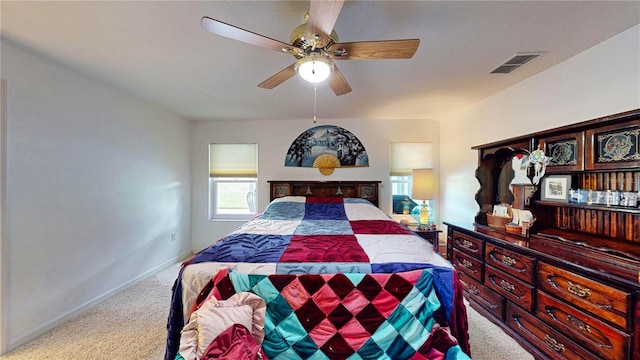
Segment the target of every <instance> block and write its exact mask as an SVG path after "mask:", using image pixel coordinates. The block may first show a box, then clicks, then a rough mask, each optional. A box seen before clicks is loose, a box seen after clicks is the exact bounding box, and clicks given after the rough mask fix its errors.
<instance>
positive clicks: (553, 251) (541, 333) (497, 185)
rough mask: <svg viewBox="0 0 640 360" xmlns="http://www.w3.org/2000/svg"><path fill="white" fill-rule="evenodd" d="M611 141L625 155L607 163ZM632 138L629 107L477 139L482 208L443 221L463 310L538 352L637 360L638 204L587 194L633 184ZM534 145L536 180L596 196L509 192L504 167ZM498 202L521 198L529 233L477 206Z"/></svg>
mask: <svg viewBox="0 0 640 360" xmlns="http://www.w3.org/2000/svg"><path fill="white" fill-rule="evenodd" d="M612 138H613V139H614V140H615V139H618V140H620V141H623V145H625V146H624V148H623V149H622V150H628V151H622V152H620V151H618V153H617V154H615V156H614V157H613V158H612V159H609V158H607V156H605V155H607V154H608V153H607V154H604V152H606V151H609V150H611V147H614V146H617V145H615V144H613V145H612V143H611V141H610V139H612ZM639 138H640V110H634V111H630V112H626V113H623V114H616V115H612V116H608V117H605V118H600V119H594V120H589V121H585V122H582V123H578V124H574V125H570V126H566V127H562V128H557V129H551V130H548V131H544V132H539V133H535V134H530V135H527V136H523V137H519V138H513V139H508V140H505V141H502V142H497V143H492V144H488V145H482V146H477V147H474V149H476V150H478V153H479V156H478V164H479V166H478V170H477V171H476V177H477V179H478V181H479V182H480V185H481V186H480V190H479V191H478V193H477V194H476V200H477V201H478V205H479V207H480V211H479V213H478V215H476V217H475V219H474V221H473V222H470V223H468V224H462V223H449V222H445V224H446V225H447V256H448V258H449V259H450V260H451V262H452V263H453V264H454V266H455V267H456V268H457V269H458V270H459V274H460V278H461V280H462V282H463V285H464V288H465V296H466V297H467V299H468V300H469V302H470V304H471V306H472V307H473V308H474V309H476V310H477V311H478V312H480V313H481V314H482V315H484V316H485V317H487V318H488V319H490V320H491V321H493V322H494V323H496V324H498V325H499V326H500V327H501V328H503V329H504V330H505V331H506V332H507V333H508V334H510V335H511V336H512V337H514V338H515V339H516V340H517V341H518V342H519V343H520V344H522V345H523V346H524V347H525V348H526V349H527V350H529V351H530V352H531V353H532V354H533V355H534V356H535V357H536V358H538V359H639V358H640V208H638V205H639V204H638V203H635V205H634V206H630V205H629V204H628V203H625V206H621V205H620V203H619V200H618V203H617V204H614V205H612V204H611V203H609V204H606V203H600V202H602V201H603V200H601V199H600V200H598V199H597V198H596V197H595V194H594V193H596V192H598V193H597V194H599V195H601V194H603V193H604V194H607V193H612V192H616V194H617V196H619V195H620V194H623V195H624V196H629V194H628V193H633V192H635V193H636V194H638V192H640V147H639V146H640V145H639V144H638V139H639ZM625 139H626V140H628V139H631V141H630V142H628V143H624V141H625ZM607 141H609V143H606V142H607ZM557 144H561V148H560V150H558V146H556V145H557ZM567 144H569V145H567ZM627 145H630V146H631V148H629V146H627ZM538 148H539V149H541V150H544V151H545V153H546V156H548V157H549V158H550V161H549V163H548V167H547V169H546V175H545V176H557V175H559V176H561V177H564V179H567V180H568V181H569V183H570V184H571V188H572V189H580V190H583V194H587V196H594V197H593V198H589V199H588V200H589V201H587V200H585V201H584V202H577V201H576V202H569V199H548V198H544V197H543V196H542V194H541V192H542V191H541V190H542V189H541V188H542V187H543V186H545V185H543V184H545V182H544V181H541V182H540V184H539V185H536V186H535V187H534V188H533V190H534V191H533V192H532V196H531V198H528V199H526V200H525V201H523V200H522V199H519V198H518V196H515V197H514V194H513V193H511V194H509V193H507V191H506V190H505V186H507V188H508V185H509V182H508V180H509V179H505V177H507V178H508V176H509V175H508V172H507V170H505V168H506V166H509V167H511V164H512V162H511V160H512V159H513V157H514V156H518V157H521V156H522V155H524V156H527V155H528V154H530V153H531V152H532V151H533V150H535V149H538ZM613 150H616V149H613ZM618 150H619V149H618ZM566 151H569V154H567V153H566ZM504 174H507V175H504ZM503 175H504V176H503ZM530 175H531V174H530ZM564 179H563V181H564ZM543 180H544V178H543ZM565 190H568V189H565ZM589 190H591V192H589ZM542 198H544V200H543V199H542ZM504 199H509V200H510V201H514V199H515V202H513V204H514V207H515V206H516V205H515V204H516V203H518V204H519V205H520V206H522V205H523V204H527V205H526V206H523V207H524V209H526V210H530V211H531V212H532V213H533V214H534V215H535V217H536V221H535V222H534V225H533V226H532V227H531V229H530V231H529V232H525V234H524V235H523V234H522V233H518V234H513V233H509V232H507V231H505V229H501V228H498V227H490V226H488V223H487V217H486V213H487V212H490V209H491V207H492V206H493V205H495V204H498V203H505V200H504ZM618 199H619V198H618ZM599 201H600V202H599ZM509 204H511V202H509ZM472 351H473V349H472Z"/></svg>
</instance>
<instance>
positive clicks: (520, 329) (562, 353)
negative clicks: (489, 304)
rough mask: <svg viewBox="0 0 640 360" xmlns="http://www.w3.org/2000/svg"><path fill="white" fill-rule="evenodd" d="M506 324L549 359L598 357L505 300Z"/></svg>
mask: <svg viewBox="0 0 640 360" xmlns="http://www.w3.org/2000/svg"><path fill="white" fill-rule="evenodd" d="M506 322H507V325H509V327H510V328H511V329H513V331H515V332H517V333H518V334H520V335H521V336H522V337H523V338H525V339H526V340H527V341H529V342H530V343H531V344H533V345H534V346H535V347H536V348H538V349H540V350H541V351H542V352H544V353H545V354H547V355H548V356H549V358H551V359H571V360H573V359H576V360H578V359H579V360H583V359H598V357H596V356H595V355H593V354H591V353H590V352H589V351H587V350H586V349H584V348H582V347H580V345H578V344H576V343H574V342H573V341H571V340H569V339H568V338H567V337H566V336H564V335H562V334H560V333H559V332H557V331H555V330H554V329H552V328H551V327H549V326H547V325H546V324H545V323H543V322H542V321H540V320H538V319H536V318H535V317H534V316H533V315H531V314H529V313H528V312H526V311H524V310H522V309H520V308H519V307H517V306H515V305H513V304H512V303H509V302H507V314H506Z"/></svg>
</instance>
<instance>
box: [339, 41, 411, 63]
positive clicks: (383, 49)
mask: <svg viewBox="0 0 640 360" xmlns="http://www.w3.org/2000/svg"><path fill="white" fill-rule="evenodd" d="M418 45H420V39H403V40H382V41H360V42H350V43H338V44H333V45H332V46H331V47H329V52H330V53H332V54H331V58H332V59H333V60H370V59H410V58H411V57H413V54H415V53H416V50H417V49H418ZM342 49H344V50H346V54H345V55H340V52H342Z"/></svg>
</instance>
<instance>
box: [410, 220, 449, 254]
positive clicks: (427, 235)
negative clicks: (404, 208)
mask: <svg viewBox="0 0 640 360" xmlns="http://www.w3.org/2000/svg"><path fill="white" fill-rule="evenodd" d="M408 228H409V230H411V231H413V232H415V233H416V234H418V235H420V237H422V238H423V239H425V240H428V241H430V242H431V244H433V250H435V252H436V253H438V254H440V246H439V245H440V244H439V240H438V238H439V234H440V233H441V232H442V230H418V227H417V226H415V225H410V226H408Z"/></svg>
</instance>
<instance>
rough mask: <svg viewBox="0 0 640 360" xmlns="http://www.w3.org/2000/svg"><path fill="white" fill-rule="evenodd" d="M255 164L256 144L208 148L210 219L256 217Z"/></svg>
mask: <svg viewBox="0 0 640 360" xmlns="http://www.w3.org/2000/svg"><path fill="white" fill-rule="evenodd" d="M257 163H258V145H257V144H209V219H230V220H231V219H233V220H244V219H248V218H250V217H251V216H253V215H254V214H256V212H257V206H256V199H257V193H256V184H257V182H258V171H257Z"/></svg>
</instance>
